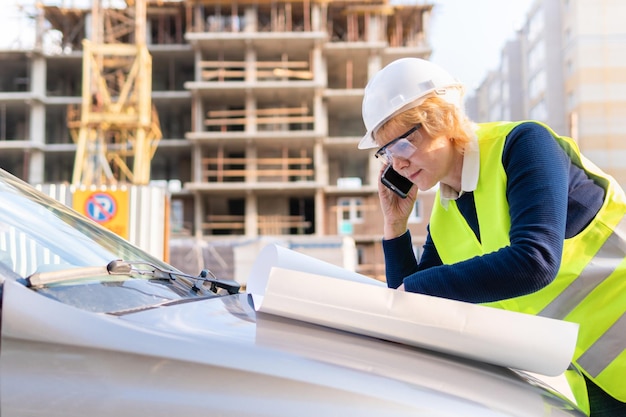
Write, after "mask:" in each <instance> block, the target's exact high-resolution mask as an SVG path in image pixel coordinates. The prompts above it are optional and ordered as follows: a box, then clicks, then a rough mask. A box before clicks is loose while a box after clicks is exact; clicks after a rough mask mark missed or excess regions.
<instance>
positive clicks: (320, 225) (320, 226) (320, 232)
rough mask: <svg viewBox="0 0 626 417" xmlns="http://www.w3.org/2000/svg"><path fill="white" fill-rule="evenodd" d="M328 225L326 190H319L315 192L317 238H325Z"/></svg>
mask: <svg viewBox="0 0 626 417" xmlns="http://www.w3.org/2000/svg"><path fill="white" fill-rule="evenodd" d="M325 224H326V199H325V197H324V189H323V188H318V189H317V190H316V191H315V236H324V235H325V233H324V226H325Z"/></svg>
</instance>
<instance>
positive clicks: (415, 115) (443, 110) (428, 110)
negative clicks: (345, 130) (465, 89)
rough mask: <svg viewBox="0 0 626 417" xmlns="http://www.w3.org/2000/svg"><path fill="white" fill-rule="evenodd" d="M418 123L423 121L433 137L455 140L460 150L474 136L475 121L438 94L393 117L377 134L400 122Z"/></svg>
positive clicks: (461, 150)
mask: <svg viewBox="0 0 626 417" xmlns="http://www.w3.org/2000/svg"><path fill="white" fill-rule="evenodd" d="M418 123H421V124H422V128H423V129H424V130H425V131H426V133H428V135H429V136H431V137H433V138H434V137H439V136H446V137H447V138H448V139H450V140H451V141H453V142H454V145H455V147H456V149H457V150H458V151H459V152H463V149H464V148H465V145H466V144H467V143H468V142H469V141H470V140H471V139H472V137H473V136H474V130H475V129H474V123H473V122H472V121H471V120H470V119H469V118H468V117H467V116H466V115H465V112H464V111H463V110H462V109H460V108H459V107H457V106H456V105H454V104H452V103H449V102H447V101H446V100H444V99H442V98H440V97H438V96H436V95H432V96H429V97H427V98H426V99H425V100H424V101H423V102H422V103H421V104H420V105H419V106H417V107H413V108H410V109H408V110H405V111H403V112H402V113H399V114H397V115H396V116H394V117H392V118H391V119H389V120H388V121H387V122H385V123H384V124H383V125H382V126H381V127H380V129H378V132H377V134H379V133H381V132H383V131H385V130H386V129H387V128H388V127H389V126H394V125H398V124H402V125H405V126H408V125H416V124H418Z"/></svg>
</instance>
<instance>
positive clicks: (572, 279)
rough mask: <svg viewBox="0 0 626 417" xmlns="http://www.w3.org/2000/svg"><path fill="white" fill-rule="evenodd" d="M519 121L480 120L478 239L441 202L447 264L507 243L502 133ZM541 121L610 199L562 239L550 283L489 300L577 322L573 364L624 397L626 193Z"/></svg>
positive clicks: (437, 233)
mask: <svg viewBox="0 0 626 417" xmlns="http://www.w3.org/2000/svg"><path fill="white" fill-rule="evenodd" d="M518 124H519V123H507V122H505V123H487V124H481V125H480V127H481V128H480V130H479V131H478V135H479V148H480V177H479V181H478V186H477V188H476V190H475V191H474V201H475V204H476V211H477V217H478V223H479V228H480V231H481V240H480V241H479V240H478V239H477V238H476V236H475V234H474V233H473V232H472V231H471V228H470V227H469V225H467V222H466V221H465V219H464V218H463V217H462V215H461V213H460V212H459V211H458V208H457V207H456V204H453V203H454V202H451V204H450V205H449V207H448V209H447V210H446V209H445V208H443V207H442V206H441V204H440V202H439V198H437V199H436V201H435V206H434V207H433V212H432V214H431V219H430V233H431V237H432V239H433V242H434V243H435V246H436V247H437V251H438V252H439V255H440V257H441V260H442V261H443V262H444V263H445V264H452V263H456V262H460V261H463V260H465V259H469V258H471V257H473V256H480V255H483V254H486V253H490V252H493V251H494V250H497V249H499V248H503V247H506V246H508V245H510V241H509V239H508V233H509V227H508V224H507V221H510V215H509V212H508V203H507V200H506V172H504V169H503V167H502V162H501V161H502V150H503V149H504V143H505V138H506V136H507V135H508V134H509V132H510V131H511V130H512V129H514V128H515V127H516V126H517V125H518ZM540 124H541V123H540ZM543 126H544V127H546V128H547V129H548V130H549V131H550V133H551V134H552V135H553V137H554V138H555V140H557V142H558V143H559V145H560V146H561V147H562V148H563V149H564V150H565V152H566V153H567V154H568V156H569V157H570V159H571V160H572V162H573V163H574V164H576V165H577V166H579V167H581V168H582V169H584V170H585V171H586V172H587V174H588V175H589V176H590V178H593V180H594V181H595V182H596V183H598V184H600V185H601V186H602V187H603V188H604V189H605V193H606V197H605V201H604V203H603V205H602V208H601V209H600V210H599V211H598V213H597V215H596V216H595V218H594V219H593V220H592V221H591V222H590V224H589V225H588V226H587V227H586V228H585V229H584V230H583V231H581V232H580V233H579V234H578V235H576V236H574V237H572V238H570V239H566V240H565V242H564V245H563V254H562V262H561V267H560V269H559V272H558V274H557V276H556V278H555V279H554V280H553V281H552V283H550V284H549V285H547V286H546V287H544V288H543V289H541V290H539V291H536V292H534V293H532V294H528V295H524V296H520V297H515V298H512V299H508V300H503V301H499V302H494V303H485V305H489V306H492V307H497V308H503V309H507V310H512V311H520V312H523V313H527V314H538V315H542V316H546V317H551V318H556V319H561V320H567V321H571V322H575V323H579V324H580V325H581V327H580V331H579V336H578V342H577V346H576V351H575V354H574V358H573V359H574V363H575V364H576V366H577V367H578V368H579V369H581V370H582V371H583V372H584V373H586V374H587V375H588V376H589V377H590V378H591V379H592V380H593V381H594V382H595V383H596V384H597V385H599V386H600V387H602V388H603V389H604V390H605V391H607V392H608V393H609V394H611V395H612V396H614V397H615V398H617V399H619V400H620V401H623V402H626V384H625V383H624V378H625V376H626V350H625V348H626V329H625V328H624V327H625V326H626V320H625V319H624V315H625V311H626V219H625V218H624V217H625V215H626V196H625V195H624V192H623V190H622V189H621V187H620V186H619V184H617V183H616V182H615V180H614V179H613V178H611V177H610V176H608V175H606V174H605V173H604V172H602V171H601V170H600V169H599V168H597V167H596V166H595V165H594V164H593V163H591V162H590V161H588V160H587V159H586V158H585V157H584V156H582V155H581V154H580V152H579V151H578V147H577V146H576V144H575V143H574V142H573V141H572V140H571V139H569V138H564V137H559V136H558V135H556V134H555V133H554V132H553V131H552V130H551V129H550V128H549V127H547V126H545V125H543ZM503 279H506V277H504V276H503Z"/></svg>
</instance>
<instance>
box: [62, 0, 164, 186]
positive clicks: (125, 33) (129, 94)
mask: <svg viewBox="0 0 626 417" xmlns="http://www.w3.org/2000/svg"><path fill="white" fill-rule="evenodd" d="M92 1H93V5H92V18H91V37H90V39H85V40H83V79H82V102H81V106H80V114H79V117H77V116H76V115H71V114H70V115H69V119H70V120H69V127H70V131H71V132H72V137H73V139H74V141H75V142H76V145H77V149H76V155H75V162H74V171H73V175H72V184H73V185H76V186H89V185H113V184H117V183H118V182H121V183H130V184H135V185H146V184H148V182H149V181H150V162H151V160H152V157H153V156H154V153H155V151H156V148H157V146H158V143H159V140H160V139H161V137H162V133H161V129H160V126H159V119H158V115H157V112H156V110H155V108H154V106H153V104H152V99H151V90H152V57H151V56H150V53H149V52H148V48H147V46H146V0H126V1H125V4H126V7H125V8H113V7H103V6H102V0H92Z"/></svg>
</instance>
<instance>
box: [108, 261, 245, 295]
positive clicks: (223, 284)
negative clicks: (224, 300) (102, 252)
mask: <svg viewBox="0 0 626 417" xmlns="http://www.w3.org/2000/svg"><path fill="white" fill-rule="evenodd" d="M135 265H144V266H148V267H150V268H152V269H150V270H146V269H137V268H135V267H134V266H135ZM107 270H108V271H109V274H111V275H116V274H122V275H128V274H130V273H134V274H139V275H149V276H150V277H152V278H156V279H159V278H161V279H169V280H171V281H175V280H176V277H182V278H188V279H191V280H194V284H193V289H196V290H200V288H201V287H198V283H200V286H202V284H204V283H208V284H211V291H213V292H217V289H218V288H222V289H224V290H226V291H227V292H228V293H229V294H237V293H238V292H239V290H240V289H241V285H240V284H239V283H238V282H237V281H234V280H222V279H218V278H217V277H216V276H215V275H214V274H213V273H212V272H211V271H209V270H208V269H203V270H202V271H201V272H200V274H199V275H198V276H193V275H189V274H185V273H183V272H179V271H172V270H169V269H163V268H160V267H158V266H157V265H154V264H151V263H150V262H145V261H124V260H122V259H118V260H115V261H111V262H109V264H108V265H107Z"/></svg>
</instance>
